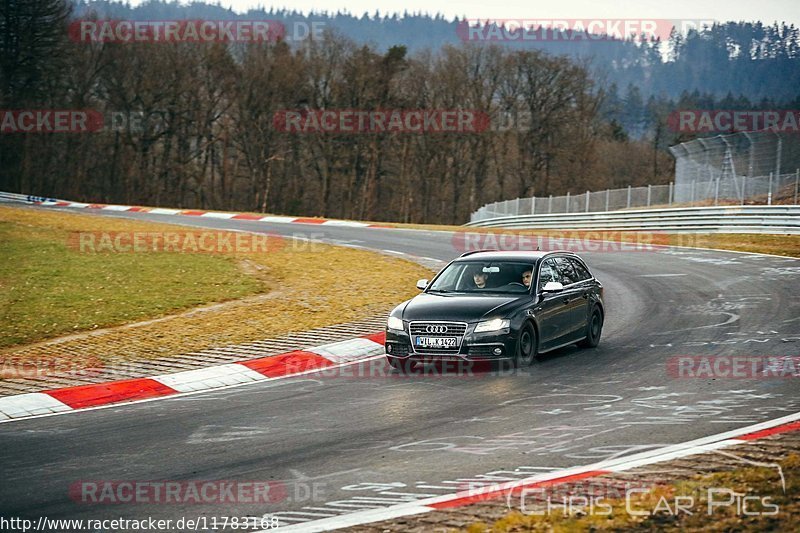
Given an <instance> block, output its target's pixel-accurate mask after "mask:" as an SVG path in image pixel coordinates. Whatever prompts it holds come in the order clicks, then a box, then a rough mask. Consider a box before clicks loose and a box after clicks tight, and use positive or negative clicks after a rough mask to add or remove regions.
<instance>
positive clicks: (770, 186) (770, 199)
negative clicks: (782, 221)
mask: <svg viewBox="0 0 800 533" xmlns="http://www.w3.org/2000/svg"><path fill="white" fill-rule="evenodd" d="M767 205H772V172H770V173H769V192H768V193H767Z"/></svg>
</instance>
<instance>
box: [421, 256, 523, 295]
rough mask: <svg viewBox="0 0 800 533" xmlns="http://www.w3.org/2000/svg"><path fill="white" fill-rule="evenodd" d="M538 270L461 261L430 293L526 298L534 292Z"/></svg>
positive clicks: (508, 263)
mask: <svg viewBox="0 0 800 533" xmlns="http://www.w3.org/2000/svg"><path fill="white" fill-rule="evenodd" d="M534 267H535V264H534V263H524V262H519V261H458V262H455V263H451V264H450V265H449V266H448V267H447V268H445V270H444V271H443V272H442V274H441V275H440V276H439V277H437V278H436V280H434V282H433V283H432V284H431V286H430V287H429V288H428V290H427V291H426V292H431V293H448V292H459V293H475V294H483V293H491V294H497V293H508V294H524V293H526V292H528V291H529V290H530V283H531V277H532V273H533V272H535V269H534Z"/></svg>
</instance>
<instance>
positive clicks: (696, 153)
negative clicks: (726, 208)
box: [470, 131, 800, 222]
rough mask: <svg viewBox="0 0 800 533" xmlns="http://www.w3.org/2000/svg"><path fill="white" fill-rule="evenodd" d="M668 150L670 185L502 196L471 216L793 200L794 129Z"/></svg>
mask: <svg viewBox="0 0 800 533" xmlns="http://www.w3.org/2000/svg"><path fill="white" fill-rule="evenodd" d="M670 152H671V153H672V155H673V156H674V157H675V181H674V183H673V184H669V185H652V186H650V187H629V188H625V189H607V190H604V191H594V192H589V193H588V194H587V193H586V192H584V193H575V194H570V195H564V196H540V197H536V196H534V197H532V198H516V199H513V200H504V201H501V202H495V203H491V204H487V205H485V206H483V207H481V208H480V209H478V210H477V211H475V212H474V213H472V216H471V217H470V220H471V221H473V222H474V221H478V220H485V219H488V218H494V217H500V216H518V215H547V214H556V213H583V212H602V211H615V210H619V209H627V208H643V207H650V206H658V207H664V206H670V205H678V206H685V205H692V204H698V205H718V204H720V203H724V204H732V203H733V204H736V203H738V204H742V205H744V204H762V203H763V204H772V203H775V202H778V203H783V204H797V203H798V189H800V136H798V135H797V134H780V133H775V132H772V131H762V132H741V133H735V134H731V135H719V136H717V137H709V138H702V139H695V140H693V141H689V142H685V143H682V144H678V145H676V146H673V147H671V148H670ZM587 202H588V206H587ZM587 207H588V209H587Z"/></svg>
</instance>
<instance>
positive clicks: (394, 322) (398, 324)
mask: <svg viewBox="0 0 800 533" xmlns="http://www.w3.org/2000/svg"><path fill="white" fill-rule="evenodd" d="M386 327H388V328H389V329H396V330H399V331H405V328H404V327H403V321H402V320H401V319H399V318H397V317H396V316H390V317H389V320H388V321H387V322H386Z"/></svg>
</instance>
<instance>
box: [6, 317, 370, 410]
mask: <svg viewBox="0 0 800 533" xmlns="http://www.w3.org/2000/svg"><path fill="white" fill-rule="evenodd" d="M384 335H385V334H384V333H375V334H373V335H367V336H364V337H358V338H355V339H350V340H346V341H341V342H335V343H332V344H325V345H322V346H315V347H312V348H306V349H303V350H295V351H292V352H287V353H283V354H278V355H272V356H268V357H261V358H258V359H250V360H247V361H240V362H238V363H230V364H225V365H217V366H211V367H206V368H200V369H197V370H186V371H184V372H175V373H172V374H162V375H159V376H151V377H146V378H136V379H127V380H121V381H109V382H106V383H97V384H92V385H80V386H77V387H67V388H63V389H54V390H48V391H44V392H33V393H28V394H17V395H14V396H5V397H2V398H0V423H3V422H11V421H13V420H18V419H21V418H28V417H32V416H46V415H53V414H60V413H66V412H70V411H75V410H78V409H88V408H94V407H98V406H106V405H111V404H120V403H130V402H135V401H144V400H151V399H156V398H163V397H169V396H174V395H177V394H186V393H194V392H198V391H207V390H212V389H220V388H225V387H232V386H237V385H244V384H248V383H254V382H258V381H266V380H271V379H279V378H284V377H288V376H296V375H300V374H307V373H311V372H317V371H319V370H322V369H329V368H333V367H338V366H345V365H348V364H352V363H354V362H358V361H364V360H366V359H370V358H374V357H380V356H382V355H383V353H384V350H383V341H384Z"/></svg>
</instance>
